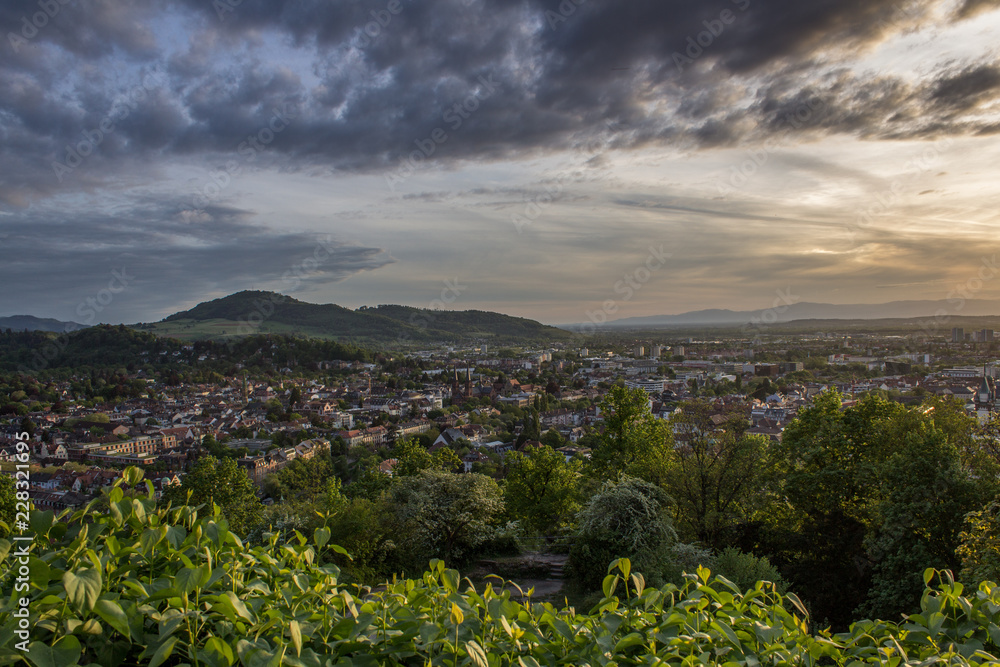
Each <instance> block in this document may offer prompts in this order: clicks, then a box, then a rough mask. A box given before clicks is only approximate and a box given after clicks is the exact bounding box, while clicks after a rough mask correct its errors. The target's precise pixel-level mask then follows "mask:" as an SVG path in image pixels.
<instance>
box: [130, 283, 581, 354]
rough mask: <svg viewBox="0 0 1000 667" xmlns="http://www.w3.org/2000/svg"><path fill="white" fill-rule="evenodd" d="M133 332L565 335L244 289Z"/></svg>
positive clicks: (509, 323) (495, 316) (511, 323)
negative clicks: (322, 301)
mask: <svg viewBox="0 0 1000 667" xmlns="http://www.w3.org/2000/svg"><path fill="white" fill-rule="evenodd" d="M135 326H136V328H139V329H142V330H145V331H150V332H152V333H155V334H157V335H162V336H171V337H175V338H180V339H184V340H208V339H215V340H219V339H225V338H230V337H233V336H243V335H247V334H251V333H288V334H297V335H303V336H311V337H319V338H333V339H337V340H341V341H352V342H357V343H362V344H367V343H378V344H393V343H400V344H406V343H410V342H413V343H418V344H419V343H421V342H436V341H443V342H461V341H469V342H471V341H483V342H491V343H497V344H499V343H504V344H519V343H533V342H547V341H553V340H565V339H567V338H569V337H570V335H571V334H570V333H568V332H566V331H563V330H562V329H557V328H555V327H550V326H546V325H544V324H540V323H538V322H535V321H533V320H528V319H524V318H521V317H511V316H509V315H503V314H500V313H492V312H485V311H478V310H468V311H448V310H429V309H419V308H410V307H407V306H391V305H383V306H378V307H374V308H372V307H361V308H359V309H357V310H351V309H349V308H344V307H343V306H338V305H336V304H332V303H330V304H314V303H307V302H305V301H299V300H298V299H293V298H291V297H288V296H284V295H281V294H276V293H274V292H262V291H245V292H238V293H236V294H231V295H229V296H226V297H223V298H220V299H215V300H213V301H206V302H203V303H200V304H198V305H197V306H195V307H194V308H191V309H190V310H185V311H182V312H179V313H175V314H173V315H170V316H169V317H167V318H165V319H163V320H162V321H160V322H156V323H151V324H138V325H135Z"/></svg>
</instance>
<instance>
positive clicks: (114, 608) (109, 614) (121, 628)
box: [94, 600, 131, 639]
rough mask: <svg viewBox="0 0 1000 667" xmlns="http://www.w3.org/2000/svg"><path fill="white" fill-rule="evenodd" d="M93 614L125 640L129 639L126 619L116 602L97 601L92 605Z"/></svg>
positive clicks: (123, 611)
mask: <svg viewBox="0 0 1000 667" xmlns="http://www.w3.org/2000/svg"><path fill="white" fill-rule="evenodd" d="M94 613H96V614H97V615H98V616H100V617H101V618H102V619H104V622H105V623H107V624H108V625H110V626H111V627H112V628H114V629H115V630H117V631H118V632H120V633H121V634H122V635H124V636H125V637H126V638H129V639H131V633H130V632H129V628H128V617H127V616H126V615H125V610H123V609H122V606H121V605H120V604H118V603H117V602H114V601H112V600H98V601H97V604H95V605H94Z"/></svg>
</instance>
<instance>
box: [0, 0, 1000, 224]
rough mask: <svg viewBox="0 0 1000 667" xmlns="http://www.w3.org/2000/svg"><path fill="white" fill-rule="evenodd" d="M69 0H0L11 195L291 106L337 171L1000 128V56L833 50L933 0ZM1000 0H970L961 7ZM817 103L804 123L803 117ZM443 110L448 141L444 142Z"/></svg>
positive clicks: (168, 151)
mask: <svg viewBox="0 0 1000 667" xmlns="http://www.w3.org/2000/svg"><path fill="white" fill-rule="evenodd" d="M51 2H54V3H55V4H54V5H53V6H56V7H58V8H59V9H58V11H57V12H55V15H54V16H52V17H51V18H46V20H45V22H44V23H45V24H44V25H41V26H37V27H35V29H34V32H32V33H31V37H30V38H25V37H24V36H23V35H22V36H21V37H20V41H18V40H17V39H14V40H13V41H12V38H11V37H10V35H14V36H15V37H17V36H18V35H20V32H21V31H22V30H27V29H26V28H23V26H24V21H28V24H29V25H30V24H31V22H32V21H33V20H34V18H33V17H35V15H36V14H37V13H38V12H39V11H40V10H39V4H38V2H37V0H35V1H33V2H32V1H28V0H16V1H13V2H6V3H3V5H2V6H0V26H2V27H3V29H4V30H5V31H7V33H6V34H7V35H8V37H7V39H6V40H5V44H4V46H3V50H4V56H5V57H4V60H3V61H2V64H0V137H2V139H3V141H2V142H0V173H3V178H2V181H0V202H5V203H7V204H12V205H15V206H23V205H25V204H26V203H28V202H30V201H33V200H37V199H38V198H40V197H45V196H47V195H50V194H53V193H59V192H65V191H67V190H76V189H88V188H93V187H96V186H98V185H99V184H101V183H105V182H110V181H112V180H114V179H118V178H129V177H134V176H135V175H136V174H140V173H144V172H146V171H148V170H150V169H152V168H153V167H154V166H163V165H167V164H169V160H170V158H173V157H177V158H180V159H183V160H189V159H198V158H199V157H200V156H203V155H204V156H210V158H211V160H212V162H211V165H212V166H213V167H214V165H216V164H218V163H219V162H220V161H222V162H224V161H225V160H226V159H228V158H232V157H233V155H234V154H237V153H238V152H239V151H240V147H241V146H243V144H244V142H246V141H247V139H248V138H250V137H253V136H258V135H259V133H261V132H264V131H265V128H267V126H268V124H269V122H270V121H271V119H272V118H273V114H274V113H275V110H276V109H282V108H289V107H291V108H294V109H295V110H296V115H295V118H294V120H293V121H291V122H290V123H289V124H288V126H287V128H286V129H283V131H282V132H281V134H280V136H277V137H275V138H274V139H273V141H272V142H270V143H269V144H268V145H267V153H268V156H269V160H271V162H272V163H273V162H275V161H278V162H281V161H283V163H282V164H280V165H279V166H283V167H285V168H288V169H297V168H315V167H321V168H324V169H330V170H335V171H338V170H339V171H375V172H378V171H384V172H395V171H397V170H399V169H400V168H402V167H403V166H405V164H404V162H403V161H404V160H409V159H411V158H412V156H413V155H414V151H417V150H422V151H423V155H419V156H418V157H419V159H420V161H424V159H425V156H426V161H441V162H460V161H462V160H470V159H475V160H479V161H486V160H491V159H500V158H510V157H525V156H530V155H537V154H541V153H545V152H551V151H555V150H560V149H565V148H582V149H587V150H592V151H595V152H597V151H600V150H603V149H628V148H636V147H641V146H647V145H650V144H659V145H678V146H684V147H688V148H695V149H696V148H698V147H715V146H728V145H737V144H741V143H746V142H748V141H758V140H760V139H761V138H765V137H766V136H767V135H769V134H784V133H788V132H789V131H795V132H802V133H845V134H853V135H861V136H865V137H866V138H899V137H922V136H936V135H940V134H949V133H952V134H957V133H969V134H973V133H989V132H994V131H996V125H995V123H993V122H992V121H988V120H984V119H982V118H976V117H974V116H973V115H972V112H974V111H975V110H976V109H977V108H979V107H980V106H981V105H983V104H985V103H987V102H988V101H991V100H995V99H996V98H997V96H998V94H1000V84H998V82H1000V75H998V69H997V65H996V64H995V63H993V62H970V63H947V64H944V65H942V66H941V67H940V68H939V70H938V71H936V72H935V73H933V74H930V75H925V76H924V77H923V78H921V79H920V80H918V81H916V82H912V81H903V80H901V79H898V78H895V77H892V76H884V77H873V76H865V75H859V74H855V73H853V72H851V71H850V69H849V67H848V66H847V65H843V66H842V67H841V68H840V69H839V70H838V69H836V66H837V65H838V64H844V63H849V62H850V59H851V58H852V57H854V55H855V54H856V53H857V52H858V51H859V50H862V51H863V50H864V49H866V48H868V47H870V46H873V45H875V44H877V43H879V42H880V41H881V40H883V39H885V38H886V37H887V36H890V35H893V34H898V33H900V32H902V31H904V30H906V29H909V28H912V27H915V26H920V25H923V24H924V23H925V22H926V21H928V20H929V19H928V18H927V17H926V15H925V14H926V9H927V8H928V7H930V6H931V2H930V0H916V1H915V2H910V3H901V2H899V0H875V1H872V0H820V1H818V2H801V0H723V1H714V2H707V3H706V2H703V1H701V0H634V1H630V2H626V3H622V2H612V1H611V0H586V1H585V2H584V1H581V2H580V4H579V5H578V4H576V2H574V0H562V2H557V1H556V0H478V1H475V2H467V0H438V1H436V2H417V1H416V0H393V1H392V2H390V0H356V1H353V2H328V1H326V0H298V1H296V2H291V1H288V2H280V1H275V0H266V1H265V0H243V1H242V2H240V3H235V2H234V3H233V5H234V6H232V7H230V9H231V10H232V11H220V10H219V9H218V7H219V6H223V7H228V5H226V0H219V2H214V3H213V2H207V1H203V0H175V1H174V2H173V3H165V4H162V5H161V4H160V3H155V2H152V0H135V1H134V2H130V3H124V4H123V3H117V2H112V0H104V1H101V2H89V3H82V2H77V3H69V4H66V5H62V4H60V3H59V2H58V0H50V4H51ZM986 4H987V3H981V2H980V3H976V2H973V1H972V0H969V2H967V3H966V4H965V5H964V6H963V8H962V9H961V10H960V11H959V12H958V13H957V14H956V16H955V17H954V20H960V19H961V18H962V17H964V16H966V15H969V14H970V13H972V12H973V10H975V9H982V7H983V6H985V5H986ZM47 6H48V5H47ZM390 9H392V10H393V11H392V12H390ZM38 22H39V23H41V22H42V21H41V20H40V19H39V20H38ZM179 26H182V28H181V27H179ZM366 31H367V34H366ZM28 32H31V31H28ZM25 34H27V32H26V33H25ZM15 42H16V43H15ZM276 45H278V46H276ZM290 53H294V54H297V57H298V58H299V60H298V61H296V62H290V61H287V60H284V59H283V58H285V56H287V55H288V54H290ZM153 73H155V74H156V75H157V77H159V78H157V79H156V83H155V84H154V85H151V86H148V88H147V89H146V90H145V93H146V94H145V95H144V96H143V99H141V100H135V101H134V104H130V105H129V106H128V110H129V113H128V114H127V116H126V117H124V118H120V119H118V120H117V122H116V123H115V124H114V129H113V131H111V132H107V133H104V135H103V138H102V141H101V142H100V143H99V144H98V145H95V146H94V147H93V150H92V154H91V155H90V156H88V157H86V160H85V161H84V163H83V164H81V165H80V167H78V168H73V169H72V170H71V172H62V173H60V171H59V168H58V167H55V166H54V163H60V162H63V163H65V162H67V161H68V160H69V159H70V156H69V154H70V153H71V152H72V150H73V149H74V147H76V146H77V145H78V144H79V143H80V142H81V141H84V140H85V139H86V137H87V136H94V135H93V131H94V129H95V128H97V127H99V126H100V123H101V122H102V120H104V119H105V118H107V117H108V116H109V114H113V113H114V109H115V108H116V106H115V105H116V102H115V100H116V99H118V98H121V96H123V95H128V94H129V93H130V92H131V91H133V90H134V89H135V88H136V86H140V85H141V84H142V82H144V81H146V80H148V78H149V77H150V76H151V75H152V74H153ZM817 100H818V101H820V102H821V103H822V104H821V107H822V108H817V107H816V105H815V102H816V101H817ZM811 103H812V106H811V107H810V109H811V111H810V117H809V121H808V122H807V123H800V124H797V125H796V124H789V123H788V122H787V121H786V119H787V118H789V117H790V116H794V115H795V114H796V113H800V114H801V109H802V108H803V105H810V104H811ZM456 105H459V106H458V107H456ZM462 105H465V106H464V108H463V107H462ZM119 108H120V107H119ZM435 131H441V132H444V133H445V137H446V138H445V140H444V141H438V142H435V141H431V142H430V143H429V144H428V141H430V137H432V136H434V133H435ZM88 133H89V134H88ZM438 136H439V137H440V136H441V135H438ZM427 146H430V147H431V148H433V154H428V153H429V152H430V150H429V149H428V148H426V147H427ZM421 147H425V148H421ZM227 156H228V157H227ZM254 157H257V156H256V155H255V156H254ZM411 161H412V160H411ZM263 162H264V161H263V160H257V161H256V162H255V163H254V164H252V165H251V164H248V165H247V166H248V167H255V166H257V165H260V164H262V163H263Z"/></svg>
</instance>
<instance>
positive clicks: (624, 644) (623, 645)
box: [614, 632, 646, 653]
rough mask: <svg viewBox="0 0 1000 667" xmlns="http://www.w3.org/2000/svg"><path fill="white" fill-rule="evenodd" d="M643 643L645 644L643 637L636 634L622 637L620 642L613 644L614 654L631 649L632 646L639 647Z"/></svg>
mask: <svg viewBox="0 0 1000 667" xmlns="http://www.w3.org/2000/svg"><path fill="white" fill-rule="evenodd" d="M645 643H646V638H645V637H643V636H642V635H640V634H639V633H638V632H632V633H629V634H627V635H625V636H624V637H622V638H621V640H620V641H619V642H618V643H617V644H615V650H614V652H615V653H618V652H619V651H621V650H624V649H627V648H631V647H632V646H640V645H642V644H645Z"/></svg>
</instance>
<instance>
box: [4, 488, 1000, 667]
mask: <svg viewBox="0 0 1000 667" xmlns="http://www.w3.org/2000/svg"><path fill="white" fill-rule="evenodd" d="M130 476H131V474H130ZM110 500H111V505H110V511H109V512H108V513H106V514H100V515H95V514H94V513H92V512H90V511H89V510H81V511H79V512H76V513H75V514H72V515H69V514H65V515H63V516H62V517H60V520H59V521H58V522H55V521H53V516H52V514H51V513H46V512H36V513H34V515H33V516H32V523H33V529H34V530H35V531H36V532H37V534H38V537H36V539H35V551H34V553H33V555H32V557H31V558H30V569H31V580H32V582H31V587H30V590H29V591H27V592H22V593H15V592H13V587H14V578H13V577H14V576H15V575H14V574H13V570H14V568H13V565H15V564H16V560H17V557H16V556H15V554H14V551H13V550H12V547H11V543H10V542H9V541H7V540H2V541H0V561H2V565H3V572H4V573H5V574H4V575H3V579H2V580H0V586H2V590H3V593H4V600H3V601H2V604H0V663H2V664H17V663H21V664H23V662H24V660H27V661H28V663H29V664H32V665H37V666H49V665H54V666H55V665H57V666H59V667H62V666H65V665H74V664H92V665H100V666H102V667H112V666H115V665H136V664H138V665H150V666H153V667H155V666H156V665H180V664H189V665H205V666H210V667H217V666H228V665H234V664H240V665H246V666H247V667H251V666H257V665H260V666H263V665H296V666H306V665H308V666H317V667H319V666H326V665H330V666H347V665H366V666H367V665H371V666H375V665H421V666H423V665H475V666H476V667H498V666H502V665H519V666H526V667H534V666H536V665H555V664H572V665H602V666H604V665H639V664H643V665H645V664H667V663H669V664H672V665H681V664H683V665H696V664H719V665H726V666H733V667H735V666H737V665H757V664H769V665H778V664H794V665H806V666H811V665H820V664H823V665H865V664H872V665H875V664H878V665H886V666H888V667H899V666H901V665H917V664H931V663H933V662H942V663H947V664H953V665H980V664H986V663H993V662H995V661H996V658H994V657H993V655H996V654H997V645H998V644H1000V627H998V624H1000V587H997V586H995V585H994V584H992V583H984V584H982V585H981V586H980V587H979V589H978V590H977V591H975V592H973V594H971V595H969V596H968V597H961V595H962V592H963V589H962V586H961V584H957V583H954V582H953V581H952V580H951V578H950V575H948V574H947V573H942V574H941V575H940V576H941V582H940V583H939V584H938V585H937V586H936V588H927V590H926V591H925V593H924V595H923V599H922V601H921V607H922V611H921V613H920V614H914V615H911V616H909V617H908V618H906V619H905V620H903V621H902V622H901V623H898V624H897V623H893V622H888V621H862V622H859V623H856V624H854V625H853V626H852V627H851V630H850V632H848V633H843V634H830V633H829V632H826V631H822V630H818V631H816V630H813V629H811V628H810V627H809V624H808V619H807V616H806V613H805V610H804V609H803V607H802V605H801V603H800V602H799V600H798V599H797V598H796V597H794V596H793V595H787V596H782V595H780V594H779V593H777V592H776V591H775V590H774V589H773V587H772V586H770V585H768V584H763V583H758V584H756V585H755V587H754V588H753V589H751V590H749V591H747V592H745V593H744V592H741V591H740V590H739V589H738V588H737V587H736V586H735V585H733V584H731V583H730V582H729V581H727V580H725V579H723V578H721V577H715V578H714V579H710V574H709V572H708V570H704V569H701V570H699V571H698V573H697V574H696V575H688V576H687V580H686V583H685V584H684V585H683V586H682V587H678V586H675V585H672V584H670V585H666V586H664V587H662V588H652V587H646V586H645V585H644V581H643V579H642V577H641V575H635V574H632V573H631V563H630V562H629V561H628V560H627V559H620V560H618V561H616V562H615V563H613V564H612V568H611V574H609V575H608V576H607V577H606V578H605V579H604V582H603V592H604V599H603V600H602V601H601V602H600V604H599V605H598V606H597V607H596V608H595V609H593V610H591V611H589V612H584V611H577V610H575V609H572V608H563V609H560V608H557V607H554V606H553V605H551V604H537V603H536V604H532V603H530V602H528V603H525V604H521V603H518V602H515V601H513V600H512V599H511V596H510V593H509V591H507V590H503V589H502V587H499V589H498V588H494V587H492V586H487V587H486V589H485V590H484V591H476V590H474V589H473V588H472V587H471V586H466V585H463V583H462V580H461V578H460V576H459V574H458V572H456V571H455V570H450V569H446V567H445V565H444V563H442V562H441V561H432V562H431V567H430V571H428V572H427V573H425V574H424V575H423V577H422V578H420V579H417V580H406V581H397V582H393V583H391V584H388V585H386V586H384V587H382V588H381V589H379V590H375V591H372V590H368V589H358V588H355V589H354V590H347V589H346V588H345V587H344V586H343V585H341V584H339V583H338V569H337V568H336V567H335V566H334V565H330V564H324V559H325V557H326V556H327V554H329V552H330V551H331V550H336V551H342V549H339V548H338V547H332V546H330V545H329V544H328V539H329V532H328V531H327V530H326V529H325V528H319V529H317V530H316V531H315V533H314V535H313V536H312V539H311V540H310V539H306V538H305V537H304V536H301V535H297V536H296V539H294V540H293V541H292V542H291V543H289V544H280V543H279V542H278V540H277V538H276V537H271V538H270V539H269V540H268V542H267V544H265V545H263V546H258V547H254V548H247V547H246V545H244V544H243V543H242V542H241V540H240V539H239V538H238V537H237V536H236V535H234V534H233V533H231V532H230V531H229V530H228V528H227V525H226V522H225V520H224V519H223V518H222V516H221V515H220V514H219V513H218V511H217V510H216V511H215V512H213V513H211V514H204V513H200V512H199V511H198V510H196V509H194V508H191V507H181V508H173V509H160V510H157V509H156V508H155V502H154V501H153V499H152V490H150V497H149V498H143V499H132V498H125V497H124V496H123V494H122V492H121V489H120V488H115V489H114V490H112V492H111V497H110ZM933 574H934V573H933V572H932V571H929V572H928V574H927V575H926V577H925V580H926V581H927V583H928V584H930V583H931V581H932V576H933ZM20 596H26V597H30V599H31V607H30V609H31V613H32V619H31V623H30V625H31V639H30V644H29V646H28V648H29V650H28V652H27V655H26V656H25V654H24V653H22V652H20V651H18V650H17V648H16V644H17V642H19V641H20V639H19V638H18V637H17V636H16V633H15V631H16V630H17V628H18V619H17V618H15V617H14V616H13V612H14V610H16V609H17V608H18V607H17V598H18V597H20ZM991 654H993V655H991Z"/></svg>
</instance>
